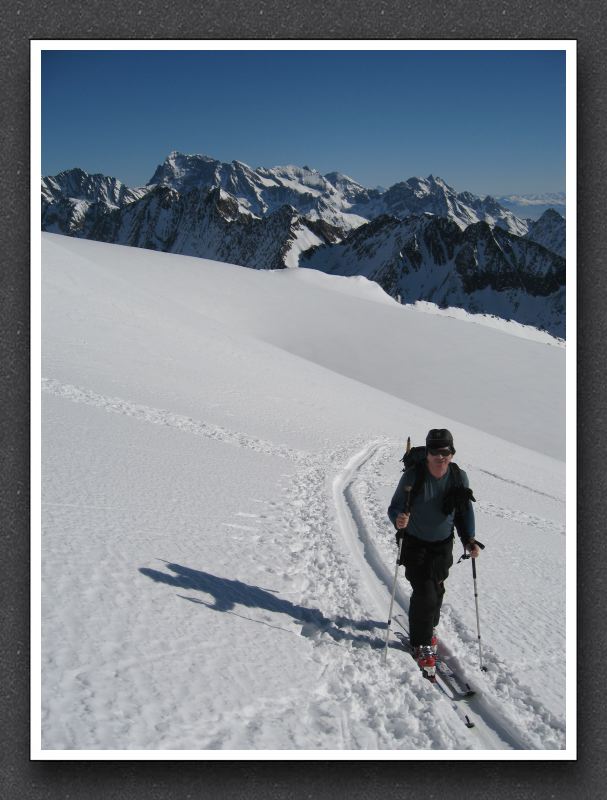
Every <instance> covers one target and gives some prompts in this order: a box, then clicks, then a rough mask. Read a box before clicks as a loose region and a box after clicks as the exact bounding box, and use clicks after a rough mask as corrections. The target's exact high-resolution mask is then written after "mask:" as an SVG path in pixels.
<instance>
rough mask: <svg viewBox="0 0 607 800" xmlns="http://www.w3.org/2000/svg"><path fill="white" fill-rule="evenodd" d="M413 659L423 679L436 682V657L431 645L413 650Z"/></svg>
mask: <svg viewBox="0 0 607 800" xmlns="http://www.w3.org/2000/svg"><path fill="white" fill-rule="evenodd" d="M413 658H414V659H415V660H416V661H417V666H418V667H419V668H420V669H421V671H422V675H423V676H424V678H427V679H428V680H429V681H432V683H434V682H435V681H436V657H435V655H434V651H433V650H432V645H429V644H424V645H421V646H420V647H416V648H414V650H413Z"/></svg>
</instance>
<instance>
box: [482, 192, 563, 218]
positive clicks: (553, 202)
mask: <svg viewBox="0 0 607 800" xmlns="http://www.w3.org/2000/svg"><path fill="white" fill-rule="evenodd" d="M495 199H496V200H497V202H498V203H499V204H500V205H501V206H504V208H507V209H509V210H510V211H512V213H513V214H516V215H517V216H518V217H522V218H525V219H530V220H534V221H535V220H537V219H539V218H540V217H541V216H542V214H543V213H544V211H547V210H548V209H552V210H553V211H558V213H559V214H560V215H561V216H562V217H564V216H566V205H565V193H564V192H546V193H545V194H510V195H504V196H503V197H496V198H495Z"/></svg>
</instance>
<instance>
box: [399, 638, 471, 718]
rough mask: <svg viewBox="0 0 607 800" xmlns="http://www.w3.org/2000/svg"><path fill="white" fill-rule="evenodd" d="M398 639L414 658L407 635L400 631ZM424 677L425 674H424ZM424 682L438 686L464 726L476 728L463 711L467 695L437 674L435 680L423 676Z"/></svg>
mask: <svg viewBox="0 0 607 800" xmlns="http://www.w3.org/2000/svg"><path fill="white" fill-rule="evenodd" d="M395 634H396V637H397V639H398V640H399V641H400V643H401V644H402V646H403V649H404V650H405V651H406V652H407V653H409V655H410V656H411V657H413V653H412V652H411V647H410V645H409V639H408V637H407V636H405V634H403V633H401V632H400V631H396V632H395ZM422 675H423V673H422ZM423 678H424V680H427V681H428V683H431V684H432V685H433V686H436V688H437V689H438V691H439V692H441V693H442V694H444V695H445V697H446V698H447V699H448V700H449V701H450V702H451V707H452V708H453V710H454V711H455V713H456V714H457V716H458V717H459V718H460V719H461V721H462V722H463V723H464V725H465V726H466V727H467V728H474V727H475V725H474V722H472V720H471V719H470V717H469V716H468V714H466V712H465V711H464V710H463V709H462V707H461V705H460V703H459V701H460V700H464V699H465V698H466V695H465V694H462V693H461V692H460V691H459V690H458V689H456V688H455V687H453V686H451V685H449V683H448V682H447V681H446V680H445V679H444V676H443V675H442V674H441V673H440V672H437V674H436V675H435V677H434V679H432V678H428V677H427V676H425V675H423Z"/></svg>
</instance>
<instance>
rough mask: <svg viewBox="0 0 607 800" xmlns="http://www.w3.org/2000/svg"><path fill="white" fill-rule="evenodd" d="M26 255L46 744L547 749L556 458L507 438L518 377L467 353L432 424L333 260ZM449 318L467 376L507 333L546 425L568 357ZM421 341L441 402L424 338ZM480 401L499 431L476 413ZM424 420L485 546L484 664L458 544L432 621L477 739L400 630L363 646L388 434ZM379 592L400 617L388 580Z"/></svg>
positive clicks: (557, 670) (556, 564)
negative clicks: (472, 694)
mask: <svg viewBox="0 0 607 800" xmlns="http://www.w3.org/2000/svg"><path fill="white" fill-rule="evenodd" d="M43 248H44V250H43V254H44V261H43V265H44V266H43V280H44V282H43V324H44V330H43V348H44V350H43V376H42V377H43V383H42V389H43V437H42V444H43V486H42V512H43V531H42V539H41V546H42V654H41V668H42V710H41V729H42V748H43V750H65V751H66V753H67V754H68V755H69V751H76V750H85V751H86V750H88V751H92V750H102V751H103V750H131V751H135V750H192V751H199V752H201V753H203V752H204V751H212V752H216V751H218V750H222V751H226V750H235V751H247V752H250V751H253V750H278V751H291V752H293V753H296V754H301V753H305V752H308V751H309V752H314V751H318V750H320V751H339V752H341V753H344V754H346V753H348V752H351V751H352V752H360V751H373V750H377V751H382V752H388V751H397V752H398V753H407V752H410V753H413V754H415V753H419V752H420V751H427V750H432V751H440V750H450V751H453V750H479V751H481V750H485V749H486V750H492V749H495V748H496V749H510V748H514V749H540V750H542V749H562V748H563V747H564V745H565V713H564V699H565V696H564V665H563V660H564V643H565V640H564V609H565V593H564V562H565V558H564V556H565V536H564V535H563V534H564V496H565V495H564V492H565V487H564V464H563V463H562V462H560V461H557V460H556V459H555V458H553V457H552V452H550V448H549V449H548V454H546V455H544V454H542V453H541V452H538V451H537V450H536V451H532V450H526V449H524V448H522V447H521V446H520V444H519V443H518V442H519V439H520V438H521V437H523V436H524V437H526V438H529V436H528V434H530V432H529V430H528V429H526V428H525V425H526V424H527V423H526V422H525V419H526V418H523V419H522V420H521V419H520V418H519V416H518V414H517V411H518V408H519V407H520V405H521V403H522V402H523V401H524V402H527V400H528V398H526V397H525V398H523V401H522V400H521V397H520V392H519V391H518V390H517V384H516V379H517V378H518V373H516V372H512V373H511V375H510V377H511V379H512V380H513V381H514V383H512V385H511V389H510V390H509V389H508V386H507V385H506V386H505V387H504V388H503V389H501V394H500V397H498V398H497V400H496V399H495V397H496V395H495V392H494V388H493V387H491V386H490V385H488V383H490V381H489V382H488V381H487V376H486V373H485V372H484V371H483V370H482V369H481V371H480V372H478V373H476V374H475V373H474V371H473V370H472V367H470V370H472V371H471V372H470V373H469V374H468V373H467V374H466V375H465V376H463V377H461V376H460V377H459V378H458V376H457V374H456V373H455V372H454V373H453V374H451V373H449V375H448V377H449V379H450V380H452V382H455V384H454V386H453V389H454V391H455V392H456V393H457V392H459V393H460V394H463V392H464V387H465V383H466V382H467V381H470V380H472V379H474V392H472V393H471V392H468V394H467V396H468V403H467V405H466V404H464V403H461V404H460V405H457V404H454V403H453V402H450V404H449V405H450V407H451V410H452V412H455V411H461V413H462V415H463V418H461V419H456V418H454V417H449V416H444V415H439V414H437V412H436V411H429V410H428V409H427V408H425V407H423V406H420V405H415V404H413V403H410V402H407V399H403V398H402V397H398V396H395V394H394V393H393V389H392V387H389V388H384V389H382V388H381V387H380V386H378V385H377V384H378V383H380V379H381V376H380V374H379V371H378V370H377V369H376V362H377V361H378V360H379V361H381V360H382V355H381V352H382V347H383V345H384V340H385V334H386V328H385V327H384V326H382V325H380V324H379V319H380V317H378V316H376V314H377V313H378V312H379V311H381V310H382V309H383V308H385V307H387V304H386V303H384V302H383V301H382V299H381V298H378V296H377V294H376V292H375V290H374V289H371V290H369V287H368V285H365V284H364V283H362V282H360V281H357V282H355V284H354V283H353V282H351V281H347V280H346V279H343V284H342V285H343V287H344V290H343V291H340V290H338V289H337V285H338V284H337V283H336V282H335V279H332V278H331V277H329V276H324V277H325V278H326V284H327V287H326V288H323V285H322V281H320V282H319V281H318V279H316V278H315V282H314V285H313V286H309V285H308V284H307V278H303V277H302V278H299V277H298V275H299V274H300V273H298V271H297V270H290V271H289V273H290V274H291V275H293V276H294V277H293V279H292V280H291V279H288V278H287V276H286V274H281V275H276V276H275V275H274V274H262V273H255V272H253V271H250V270H243V269H240V268H237V267H230V266H229V265H215V264H212V262H200V261H199V260H196V259H188V258H184V257H179V256H167V255H164V254H156V253H149V252H142V251H129V249H128V248H121V247H117V246H111V245H100V244H98V243H94V242H82V241H77V240H68V239H64V238H62V237H57V236H51V235H44V236H43ZM237 275H242V277H243V281H242V285H241V283H240V282H239V281H237V280H236V276H237ZM243 286H244V288H242V287H243ZM378 299H379V301H380V302H378ZM289 304H290V306H289V308H288V310H289V311H290V320H289V319H287V317H288V315H286V314H285V313H284V308H285V306H288V305H289ZM280 309H283V310H282V311H280ZM331 309H333V314H332V315H331V312H330V310H331ZM279 311H280V313H279ZM397 311H402V312H404V314H403V317H402V318H403V319H406V320H407V325H409V324H410V323H411V321H412V320H415V319H423V320H430V321H432V320H431V317H430V315H429V314H427V313H423V314H422V313H417V316H415V314H416V312H414V311H413V310H408V311H407V310H405V309H399V308H398V307H397ZM411 315H413V316H411ZM304 320H306V321H307V322H306V325H305V326H304V325H303V321H304ZM421 324H422V326H423V325H425V323H421ZM281 325H283V328H282V337H281V336H280V335H279V334H280V333H281V327H280V326H281ZM441 326H446V327H445V330H447V331H448V332H449V336H450V337H451V338H452V339H453V340H454V343H457V342H459V344H460V345H462V346H463V345H464V344H465V345H466V346H470V342H472V341H474V342H475V343H476V344H475V347H476V348H477V350H478V351H479V352H478V354H477V356H475V359H476V361H475V363H476V364H477V366H478V365H480V366H481V367H482V365H483V363H485V362H484V361H483V359H484V357H485V356H484V355H483V353H485V355H486V354H487V352H488V351H486V350H484V346H485V343H486V340H487V337H491V336H492V335H494V337H495V338H493V339H491V341H490V348H489V349H490V350H491V348H494V349H499V348H500V347H503V348H504V349H505V350H510V347H511V346H512V343H513V342H517V344H516V345H514V347H516V348H517V349H516V355H517V359H518V361H519V362H520V361H521V360H524V361H525V363H524V364H522V365H521V370H522V372H523V373H524V374H525V375H532V374H533V373H534V372H535V373H536V374H541V377H542V380H540V381H538V382H537V385H536V384H533V385H532V386H530V388H529V394H530V396H531V397H532V402H534V403H535V402H537V403H540V402H542V400H543V401H544V405H545V411H544V414H543V415H542V417H541V418H539V419H537V420H536V424H537V426H538V428H540V430H538V431H537V432H536V433H535V441H538V442H539V441H548V440H549V439H550V438H551V436H552V438H554V436H555V434H554V431H559V424H561V426H562V420H560V413H561V409H560V406H559V404H558V403H552V404H551V403H548V402H546V400H547V398H548V397H549V396H550V394H549V393H550V392H552V391H554V389H555V386H554V384H553V381H554V383H558V380H559V374H558V369H557V366H558V364H559V363H561V368H562V364H563V363H564V359H561V361H560V362H559V361H558V358H559V356H552V355H551V356H550V357H549V358H548V359H546V357H545V354H546V353H547V352H548V351H550V353H551V354H552V353H557V354H558V353H560V354H561V356H562V355H564V352H563V351H562V349H561V348H554V347H550V346H548V345H540V344H538V343H537V342H528V341H525V340H523V339H520V338H518V339H515V337H511V336H507V335H506V334H504V333H503V332H501V331H500V332H497V333H495V334H493V332H488V331H486V330H484V329H482V328H481V326H480V325H473V326H471V325H470V324H469V323H468V322H465V321H460V320H452V319H447V320H445V319H443V320H441ZM441 329H442V327H441ZM298 330H299V333H300V336H299V338H298V335H297V334H298ZM423 331H424V336H425V337H426V339H427V343H428V350H427V361H428V365H427V367H425V368H424V370H422V374H423V376H424V379H425V380H430V378H429V377H428V376H431V375H436V376H437V377H438V378H439V380H438V381H437V382H435V383H434V384H432V383H430V384H429V387H430V388H429V393H430V395H431V396H432V399H433V402H434V399H435V398H436V397H440V395H441V391H442V389H443V388H444V386H443V378H444V368H443V371H442V372H441V370H439V369H438V365H439V364H440V363H441V356H442V354H441V353H440V352H439V353H435V352H434V351H433V349H432V346H433V345H434V344H435V341H434V340H433V339H432V327H431V326H429V327H427V328H423ZM403 332H405V333H407V334H409V335H410V330H409V329H408V328H405V329H403ZM471 332H474V333H475V334H476V339H474V336H473V333H471ZM395 335H396V334H395ZM428 337H430V338H429V339H428ZM470 337H472V338H470ZM455 340H457V342H456V341H455ZM348 341H350V347H349V348H348V347H347V343H348ZM344 347H345V349H344ZM298 351H299V352H298ZM340 352H341V353H343V359H342V366H341V369H340V370H337V371H336V370H333V369H331V368H330V366H329V365H328V364H329V362H330V361H331V360H335V359H337V356H338V355H339V353H340ZM490 355H491V358H493V357H494V355H495V353H494V352H491V353H490ZM510 355H512V354H510ZM315 359H316V361H315ZM517 359H512V363H513V365H514V366H513V367H512V369H513V370H514V369H516V362H517ZM536 359H537V360H536ZM486 361H487V362H488V361H489V358H487V359H486ZM420 363H421V362H420ZM544 363H546V364H547V367H546V370H545V372H544V373H542V372H541V369H540V366H541V365H543V364H544ZM415 368H416V365H415V363H414V364H413V365H412V366H410V369H412V370H414V369H415ZM365 369H367V372H366V374H365V375H364V376H363V377H364V378H365V380H360V379H356V376H355V372H356V370H359V372H360V371H363V372H364V371H365ZM479 369H480V367H479ZM411 375H413V377H415V375H414V372H413V373H410V383H411V382H413V383H415V381H412V380H411ZM457 381H459V383H458V382H457ZM490 402H494V403H497V405H494V409H495V413H496V414H497V415H500V416H501V417H502V418H503V420H502V427H503V428H504V429H506V428H508V425H509V426H510V427H509V429H508V430H507V431H506V432H507V433H508V436H510V438H509V439H508V438H502V439H498V438H496V437H495V436H493V435H491V433H488V432H487V431H486V430H483V429H482V428H476V427H473V426H474V425H475V423H476V412H477V411H478V409H479V408H480V407H481V406H482V405H487V404H488V403H490ZM559 420H560V423H559ZM439 424H440V425H445V426H447V427H450V428H451V430H452V431H453V433H454V436H455V442H456V447H457V449H458V454H457V456H456V460H457V461H458V463H460V465H461V466H462V467H463V468H464V469H466V471H467V472H468V474H469V477H470V479H471V484H472V486H473V488H474V490H475V494H476V497H477V498H478V502H477V504H476V512H477V529H478V537H479V538H480V539H481V541H483V542H484V543H485V544H486V545H487V549H486V551H485V553H483V555H482V556H481V558H480V559H479V563H478V569H479V593H480V602H481V625H482V633H483V655H484V658H485V661H486V663H487V664H488V666H489V672H487V673H486V674H484V673H480V671H477V670H476V665H477V664H478V647H477V641H476V619H475V613H474V599H473V593H472V581H471V576H470V568H469V565H468V562H466V563H463V564H460V565H459V566H455V565H454V566H453V568H452V571H451V576H450V578H449V581H448V584H447V595H446V598H445V604H444V614H443V619H442V622H441V641H442V642H443V643H444V647H445V648H446V652H448V653H449V655H450V657H451V659H452V663H454V664H456V665H457V666H459V667H461V669H462V670H463V671H464V672H465V673H466V675H467V676H468V677H469V679H470V680H471V681H473V682H474V685H475V687H476V688H478V689H479V691H480V692H481V693H482V696H481V697H480V698H478V699H476V700H475V701H474V702H473V703H471V704H470V714H471V715H473V716H474V719H475V722H476V728H475V729H474V730H472V731H468V730H467V729H466V728H465V726H463V724H462V722H461V720H460V718H459V717H458V716H457V715H456V714H455V713H454V711H453V709H452V707H451V703H450V702H449V701H448V699H447V698H446V697H444V696H443V695H441V694H440V693H439V692H438V691H437V689H436V688H435V687H432V686H430V685H429V684H427V683H426V682H424V681H423V680H422V679H421V678H420V676H419V673H418V670H417V668H416V667H415V664H414V663H413V661H412V659H411V658H410V657H409V656H408V655H407V654H406V653H405V652H404V651H403V650H402V649H401V648H400V647H399V646H398V643H397V641H396V639H395V638H394V637H393V638H392V641H391V647H390V650H389V654H388V662H387V666H386V667H384V666H382V664H381V648H382V647H383V641H384V637H385V625H386V618H387V612H388V605H389V600H390V590H391V582H392V576H393V571H394V558H395V552H396V550H395V544H394V539H393V533H392V531H391V526H390V524H389V522H388V520H387V517H386V509H387V506H388V503H389V500H390V498H391V496H392V492H393V491H394V488H395V487H396V483H397V481H398V478H399V476H400V465H399V463H398V459H399V458H400V456H401V455H402V447H403V444H402V441H401V437H402V440H404V438H405V437H406V435H407V434H410V435H411V436H412V437H413V441H414V444H418V443H422V442H423V437H424V436H425V433H426V432H427V430H428V428H430V427H435V426H437V425H439ZM550 432H552V433H550ZM531 433H533V432H532V431H531ZM557 438H558V437H557ZM556 444H557V447H558V442H557V443H556ZM455 552H456V553H457V552H458V549H457V547H456V548H455ZM401 572H402V570H401ZM397 603H398V605H399V607H400V611H401V612H402V613H405V614H406V610H407V606H408V585H407V584H406V582H405V581H404V578H403V576H402V574H401V577H400V582H399V590H398V593H397Z"/></svg>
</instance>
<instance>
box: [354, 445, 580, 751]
mask: <svg viewBox="0 0 607 800" xmlns="http://www.w3.org/2000/svg"><path fill="white" fill-rule="evenodd" d="M365 456H366V457H365V458H364V459H360V460H359V463H358V470H359V472H360V474H357V472H356V471H352V473H351V474H350V476H349V481H348V482H347V486H346V490H345V491H344V494H343V504H344V506H345V507H346V508H347V509H348V512H349V515H350V517H351V519H352V521H353V523H354V525H353V526H351V529H350V531H349V534H347V535H351V536H357V537H358V538H359V539H360V540H361V541H362V542H363V545H364V548H365V552H366V554H367V561H368V563H369V565H370V567H371V568H372V570H373V572H374V573H375V576H374V577H375V580H376V581H379V582H381V583H383V584H384V595H385V596H384V603H385V605H386V609H387V608H388V606H389V597H390V593H391V589H392V581H393V579H394V574H393V570H392V574H390V572H389V570H388V569H387V568H386V566H385V559H384V558H382V556H381V554H380V553H379V552H378V548H377V546H376V544H375V542H376V541H378V540H379V539H380V536H379V535H378V532H379V531H381V530H382V528H383V531H384V535H385V530H386V525H385V516H386V512H385V509H384V508H383V507H382V508H380V507H379V505H378V503H377V501H376V500H375V499H374V498H373V497H372V492H371V486H372V485H373V484H375V483H376V482H375V481H371V482H370V481H369V480H368V475H365V474H364V473H365V469H364V468H365V467H368V468H369V469H367V473H370V472H371V473H373V475H374V476H375V477H377V476H378V474H379V466H380V465H381V464H383V463H385V462H386V461H387V460H388V459H390V458H392V457H393V455H392V449H391V448H390V447H389V446H384V447H381V446H379V447H376V448H375V453H369V452H366V453H365ZM496 477H499V476H496ZM521 488H527V489H528V488H529V487H521ZM355 489H356V490H357V491H355ZM359 498H362V501H361V499H359ZM482 510H483V511H484V512H485V513H490V514H494V515H495V516H504V517H508V518H510V519H513V520H515V521H517V522H521V523H523V524H526V525H534V526H536V527H540V528H542V529H544V530H551V531H557V532H559V533H560V532H563V533H564V530H562V529H561V528H560V526H556V525H554V524H553V523H551V522H550V521H548V520H543V519H541V518H538V517H534V516H532V515H527V514H522V513H515V512H514V511H513V510H507V509H500V508H498V507H496V506H494V505H492V504H490V503H487V504H485V505H484V506H483V509H482ZM343 516H346V515H345V513H344V515H343ZM390 535H391V534H390ZM396 606H400V609H401V612H404V616H405V618H406V616H407V613H408V607H409V599H408V596H407V595H405V593H404V591H403V590H402V588H401V586H400V585H397V591H396V596H395V608H396ZM396 614H398V609H396V610H395V612H394V614H393V617H394V616H395V615H396ZM443 617H444V618H445V617H448V620H445V619H443V623H444V622H445V621H447V623H448V625H449V627H451V628H452V629H453V632H454V633H455V635H456V636H457V637H458V638H459V639H460V640H461V641H462V642H465V643H467V645H468V651H469V654H470V656H471V658H470V661H473V659H474V657H475V653H474V650H475V648H476V647H477V639H476V634H475V633H472V632H470V631H469V630H468V629H467V627H466V626H465V625H463V624H462V623H461V622H460V620H459V619H458V617H457V615H456V613H455V612H454V610H453V609H452V608H449V609H448V613H447V614H446V615H443ZM450 632H451V631H450ZM442 648H443V652H444V654H445V660H446V661H447V662H448V663H449V664H450V665H451V666H452V667H453V669H455V671H456V672H459V674H461V675H463V676H464V677H466V678H467V679H468V680H471V674H472V671H471V669H470V667H469V666H468V667H466V666H464V665H462V663H461V662H460V661H459V660H458V659H457V658H454V657H453V656H452V654H451V653H450V652H449V649H448V648H447V647H446V646H445V643H444V642H443V644H442ZM483 656H484V662H485V664H486V665H488V668H489V672H488V673H483V677H484V678H485V680H487V682H488V683H490V686H488V687H487V688H488V689H489V691H486V690H483V692H482V693H481V694H478V695H477V696H476V697H475V698H473V699H471V700H470V701H466V703H467V706H468V714H469V716H470V717H471V719H472V720H473V721H474V722H475V724H476V726H477V736H479V738H480V739H482V738H484V739H485V745H486V747H487V748H488V749H489V748H491V747H492V746H495V736H496V734H497V736H498V737H499V738H500V739H501V740H502V744H501V747H503V746H504V744H503V742H505V743H507V746H510V747H513V748H516V749H519V748H520V749H535V748H541V749H544V748H555V749H556V748H562V747H563V746H564V738H565V725H564V723H563V721H562V720H560V719H557V718H555V717H554V715H553V714H551V713H550V712H549V711H548V710H547V709H545V708H544V707H543V706H542V704H541V703H539V702H538V701H536V700H535V699H534V698H533V693H532V691H531V690H530V689H529V688H528V687H525V686H523V685H522V684H521V683H520V681H518V680H517V678H516V677H515V676H514V675H513V674H512V671H511V669H510V668H509V666H508V665H507V664H505V663H504V662H503V661H501V659H500V658H499V656H498V655H497V654H496V653H495V652H494V651H493V650H491V649H490V648H487V646H486V645H485V646H484V648H483ZM471 682H472V683H473V685H475V686H476V688H480V673H479V681H471ZM492 690H493V691H492ZM512 712H515V713H514V714H513V713H512ZM521 718H523V719H524V721H525V724H524V725H522V724H521V721H520V720H521ZM481 731H482V733H481Z"/></svg>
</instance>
